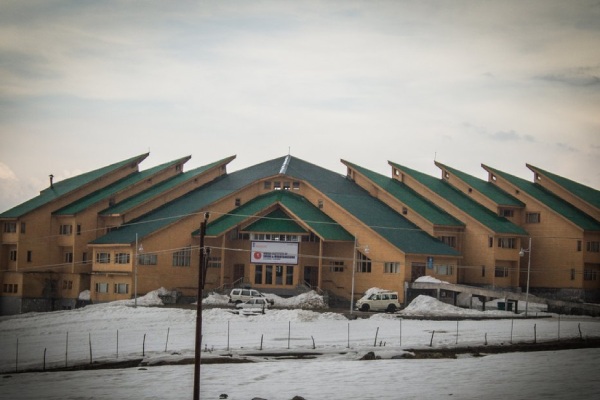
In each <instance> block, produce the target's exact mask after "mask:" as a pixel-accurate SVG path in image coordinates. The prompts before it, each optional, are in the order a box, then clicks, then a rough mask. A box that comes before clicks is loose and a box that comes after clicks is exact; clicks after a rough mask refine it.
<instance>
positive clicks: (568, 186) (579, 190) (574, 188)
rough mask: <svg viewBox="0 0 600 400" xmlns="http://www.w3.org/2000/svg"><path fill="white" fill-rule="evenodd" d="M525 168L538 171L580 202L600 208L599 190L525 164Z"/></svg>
mask: <svg viewBox="0 0 600 400" xmlns="http://www.w3.org/2000/svg"><path fill="white" fill-rule="evenodd" d="M527 167H528V168H529V169H532V170H533V171H534V172H535V171H538V172H540V173H542V174H543V175H544V176H546V177H547V178H549V179H551V180H552V181H554V183H556V184H557V185H560V186H562V187H563V188H564V189H565V190H567V191H568V192H571V193H572V194H573V195H575V196H576V197H579V198H580V199H581V200H583V201H585V202H587V203H589V204H591V205H593V206H594V207H596V208H600V190H596V189H594V188H591V187H589V186H585V185H582V184H581V183H578V182H575V181H572V180H570V179H567V178H564V177H562V176H559V175H556V174H553V173H551V172H548V171H545V170H543V169H541V168H538V167H534V166H533V165H529V164H527Z"/></svg>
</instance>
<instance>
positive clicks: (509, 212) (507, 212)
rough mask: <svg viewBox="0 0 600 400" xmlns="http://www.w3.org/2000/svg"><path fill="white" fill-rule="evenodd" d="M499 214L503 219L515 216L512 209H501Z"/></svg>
mask: <svg viewBox="0 0 600 400" xmlns="http://www.w3.org/2000/svg"><path fill="white" fill-rule="evenodd" d="M499 214H500V216H501V217H505V218H512V217H514V216H515V212H514V210H513V209H510V208H501V209H500V213H499Z"/></svg>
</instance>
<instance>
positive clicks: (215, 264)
mask: <svg viewBox="0 0 600 400" xmlns="http://www.w3.org/2000/svg"><path fill="white" fill-rule="evenodd" d="M208 268H221V257H217V256H213V257H208Z"/></svg>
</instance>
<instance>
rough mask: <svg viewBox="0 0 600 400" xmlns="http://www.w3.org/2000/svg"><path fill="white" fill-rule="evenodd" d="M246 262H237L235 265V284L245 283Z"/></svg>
mask: <svg viewBox="0 0 600 400" xmlns="http://www.w3.org/2000/svg"><path fill="white" fill-rule="evenodd" d="M244 272H245V269H244V264H235V265H234V266H233V284H234V285H238V286H239V285H240V284H242V283H244V277H245V275H244Z"/></svg>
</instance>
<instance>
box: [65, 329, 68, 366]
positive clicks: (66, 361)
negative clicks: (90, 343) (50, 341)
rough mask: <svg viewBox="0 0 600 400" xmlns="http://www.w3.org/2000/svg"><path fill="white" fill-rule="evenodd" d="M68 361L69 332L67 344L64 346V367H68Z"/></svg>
mask: <svg viewBox="0 0 600 400" xmlns="http://www.w3.org/2000/svg"><path fill="white" fill-rule="evenodd" d="M68 359H69V331H67V342H66V344H65V367H66V366H67V365H68Z"/></svg>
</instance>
